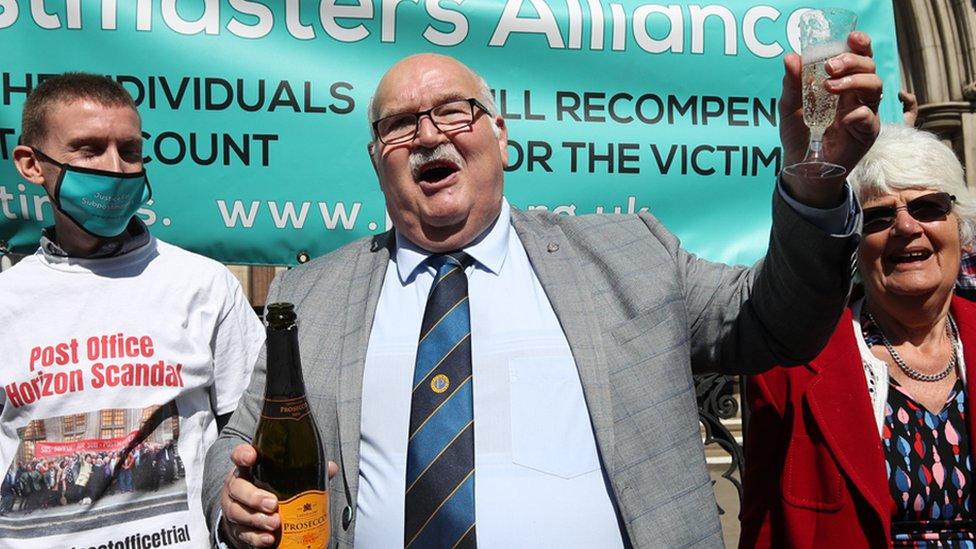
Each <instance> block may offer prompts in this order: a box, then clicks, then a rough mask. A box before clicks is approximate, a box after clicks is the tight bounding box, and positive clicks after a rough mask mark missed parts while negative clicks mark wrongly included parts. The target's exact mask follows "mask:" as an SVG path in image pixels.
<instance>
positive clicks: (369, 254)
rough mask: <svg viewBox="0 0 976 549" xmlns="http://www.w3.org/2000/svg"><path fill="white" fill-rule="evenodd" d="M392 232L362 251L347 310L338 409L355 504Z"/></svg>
mask: <svg viewBox="0 0 976 549" xmlns="http://www.w3.org/2000/svg"><path fill="white" fill-rule="evenodd" d="M392 235H393V232H392V231H389V232H386V233H383V234H381V235H377V236H375V237H374V238H373V239H372V241H371V242H370V246H369V249H368V250H367V249H366V248H363V249H362V250H361V251H360V253H359V255H358V257H357V258H356V263H355V265H354V267H353V269H354V270H353V273H352V276H351V278H350V280H349V282H350V284H349V289H348V292H349V293H348V298H347V300H346V303H347V305H348V307H347V308H346V310H345V311H344V313H345V330H344V335H343V337H342V349H341V351H340V357H341V368H340V371H339V387H338V389H337V395H338V402H337V406H336V412H337V414H338V416H339V417H338V421H339V448H340V457H339V459H340V460H341V461H342V464H341V467H342V475H343V476H344V479H343V480H344V482H345V483H346V486H347V487H348V490H349V501H350V502H351V504H352V505H353V506H354V507H355V502H356V495H357V493H358V490H359V439H360V426H361V420H362V401H363V370H364V367H365V365H366V348H367V346H368V344H369V334H370V331H371V330H372V328H373V316H374V315H375V313H376V304H377V302H378V301H379V296H380V290H381V289H382V287H383V277H384V276H385V274H386V268H387V265H388V264H389V260H390V247H391V246H392V244H393V237H392ZM340 314H341V312H340Z"/></svg>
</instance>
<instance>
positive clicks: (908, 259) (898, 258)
mask: <svg viewBox="0 0 976 549" xmlns="http://www.w3.org/2000/svg"><path fill="white" fill-rule="evenodd" d="M930 257H932V252H931V251H929V250H915V251H911V252H902V253H898V254H892V255H889V256H888V260H889V261H891V262H892V263H895V264H904V263H915V262H918V261H925V260H926V259H928V258H930Z"/></svg>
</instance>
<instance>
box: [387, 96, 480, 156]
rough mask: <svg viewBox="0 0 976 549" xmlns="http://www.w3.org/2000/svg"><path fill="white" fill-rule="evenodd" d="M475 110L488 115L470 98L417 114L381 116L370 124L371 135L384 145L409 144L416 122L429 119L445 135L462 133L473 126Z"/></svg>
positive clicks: (414, 131) (415, 133)
mask: <svg viewBox="0 0 976 549" xmlns="http://www.w3.org/2000/svg"><path fill="white" fill-rule="evenodd" d="M475 107H478V108H479V109H481V110H483V111H485V112H489V111H488V107H485V106H484V105H482V104H481V102H480V101H478V100H477V99H475V98H473V97H469V98H467V99H456V100H454V101H448V102H447V103H441V104H440V105H437V106H436V107H434V108H431V109H427V110H426V111H420V112H402V113H399V114H391V115H390V116H384V117H383V118H380V119H379V120H377V121H375V122H373V133H375V134H376V137H378V138H379V140H380V141H382V142H383V144H384V145H398V144H400V143H406V142H407V141H411V140H413V138H414V137H415V136H416V135H417V131H418V130H419V128H420V119H421V118H422V117H423V116H429V117H430V121H431V122H433V123H434V126H436V127H437V129H438V130H440V131H442V132H444V133H448V132H454V131H458V130H463V129H464V128H467V127H469V126H471V124H473V123H474V117H475V110H474V109H475Z"/></svg>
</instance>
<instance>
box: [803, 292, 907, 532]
mask: <svg viewBox="0 0 976 549" xmlns="http://www.w3.org/2000/svg"><path fill="white" fill-rule="evenodd" d="M851 326H852V324H851V312H850V310H849V309H848V310H846V311H845V312H844V316H843V317H841V319H840V322H839V323H838V325H837V330H836V331H835V332H834V336H833V337H831V338H830V341H829V342H828V343H827V347H826V348H824V350H823V351H822V352H821V353H820V355H819V356H818V357H817V358H816V359H814V360H813V361H812V362H811V363H810V367H812V368H813V369H814V370H816V371H817V372H818V375H817V376H816V377H815V378H814V379H813V381H811V382H810V385H809V386H808V388H807V391H806V394H805V399H804V400H805V401H806V405H807V406H808V407H809V409H810V411H811V412H812V415H813V418H814V421H815V422H816V424H817V427H819V429H820V431H821V432H822V433H823V436H824V439H825V441H826V443H827V446H828V447H829V448H830V450H831V453H832V454H833V455H834V457H835V459H836V460H837V463H838V464H839V465H840V468H841V470H842V471H843V473H844V475H845V476H846V477H847V478H849V479H850V480H851V482H852V483H853V484H854V486H855V487H856V488H857V490H858V491H859V492H860V493H861V495H862V496H863V497H864V499H865V500H867V502H868V503H869V504H870V505H871V508H872V509H873V510H874V512H875V514H876V515H877V518H878V520H879V521H880V522H881V524H882V525H885V531H887V526H886V525H887V524H888V519H887V517H888V516H889V514H890V511H889V499H890V495H889V493H888V480H887V476H886V473H885V461H884V460H885V458H884V451H883V449H882V446H881V437H880V436H879V435H878V428H877V426H876V424H875V419H874V411H873V409H872V407H871V399H870V397H869V393H868V386H867V380H866V379H865V377H864V369H863V367H862V365H861V360H860V351H859V350H858V346H857V341H856V340H855V339H854V337H855V335H854V331H853V329H852V327H851Z"/></svg>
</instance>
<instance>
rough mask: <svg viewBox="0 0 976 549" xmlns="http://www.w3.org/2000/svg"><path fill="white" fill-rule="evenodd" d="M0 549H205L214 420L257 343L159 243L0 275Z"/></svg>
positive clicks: (259, 336) (232, 287)
mask: <svg viewBox="0 0 976 549" xmlns="http://www.w3.org/2000/svg"><path fill="white" fill-rule="evenodd" d="M0 304H2V305H0V327H2V328H0V329H2V335H0V386H2V387H0V403H3V412H2V414H0V467H2V469H0V473H3V475H4V476H3V479H4V480H3V487H2V489H0V547H20V548H23V547H36V548H38V549H40V548H41V547H67V548H79V549H80V548H91V547H93V548H105V549H114V548H123V547H124V548H140V549H141V548H144V547H207V546H208V545H209V540H210V538H209V536H208V532H207V527H206V523H205V521H204V517H203V510H202V508H201V504H200V489H201V484H202V477H203V462H204V457H205V454H206V451H207V448H208V447H209V446H210V444H211V443H212V442H213V441H214V440H215V439H216V437H217V426H216V423H215V419H214V418H215V414H216V415H222V414H227V413H230V412H232V411H233V410H234V409H235V408H236V406H237V401H238V398H239V397H240V395H241V393H242V392H243V390H244V389H245V387H246V386H247V383H248V381H249V380H250V377H251V369H252V366H253V365H254V361H255V359H256V358H257V355H258V352H259V350H260V348H261V345H262V344H263V343H264V330H263V327H262V325H261V323H260V321H259V320H258V318H257V316H256V315H255V314H254V312H253V311H252V309H251V307H250V306H249V305H248V302H247V300H246V298H245V297H244V294H243V292H242V291H241V287H240V284H239V283H238V282H237V280H236V279H235V278H234V276H233V275H232V274H231V273H230V272H229V271H228V270H227V269H226V268H224V267H223V266H222V265H220V264H219V263H217V262H215V261H212V260H210V259H207V258H204V257H202V256H199V255H196V254H192V253H190V252H187V251H185V250H182V249H180V248H177V247H175V246H172V245H170V244H167V243H165V242H162V241H159V240H156V239H154V238H150V240H149V242H148V243H147V244H146V245H145V246H142V247H140V248H138V249H136V250H133V251H131V252H129V253H127V254H125V255H122V256H118V257H112V258H107V259H94V260H79V259H72V258H66V257H59V256H55V255H51V254H49V253H47V252H45V251H44V250H43V249H41V250H38V251H37V253H35V254H34V255H33V256H31V257H27V258H25V259H24V260H23V261H21V262H20V263H18V264H17V265H15V266H14V267H13V268H11V269H9V270H7V271H4V272H3V273H2V274H0Z"/></svg>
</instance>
